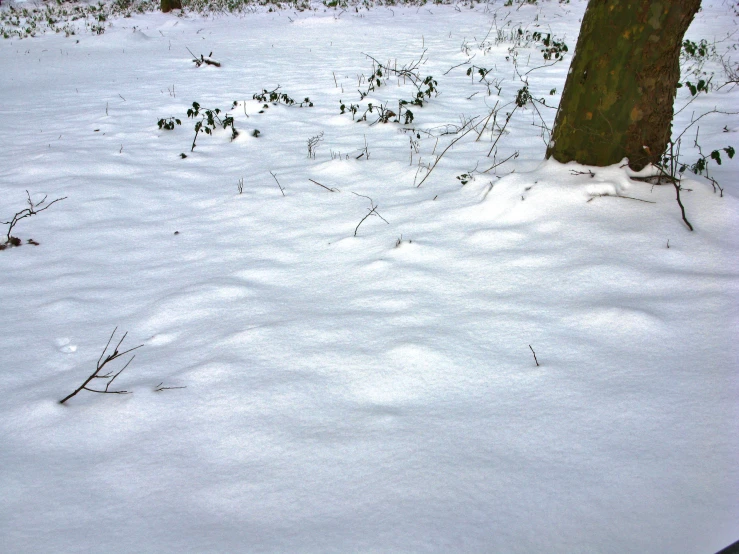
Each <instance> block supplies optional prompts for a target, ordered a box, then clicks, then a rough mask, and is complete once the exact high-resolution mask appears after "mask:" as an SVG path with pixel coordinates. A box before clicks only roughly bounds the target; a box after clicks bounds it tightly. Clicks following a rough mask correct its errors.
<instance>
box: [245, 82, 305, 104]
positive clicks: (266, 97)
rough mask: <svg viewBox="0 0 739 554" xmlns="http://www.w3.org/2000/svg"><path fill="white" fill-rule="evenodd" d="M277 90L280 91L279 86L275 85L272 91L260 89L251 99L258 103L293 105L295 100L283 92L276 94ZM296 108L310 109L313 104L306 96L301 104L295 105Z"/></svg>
mask: <svg viewBox="0 0 739 554" xmlns="http://www.w3.org/2000/svg"><path fill="white" fill-rule="evenodd" d="M279 90H280V85H277V87H276V88H274V89H272V90H267V89H262V92H257V93H254V95H253V96H252V98H253V99H254V100H257V101H259V102H271V103H273V104H285V105H286V106H293V105H295V100H293V99H292V98H291V97H290V96H288V95H287V94H285V93H284V92H278V91H279ZM297 106H298V108H303V107H308V108H312V107H313V102H311V100H310V98H308V97H307V96H306V97H305V99H303V101H302V102H299V103H298V104H297Z"/></svg>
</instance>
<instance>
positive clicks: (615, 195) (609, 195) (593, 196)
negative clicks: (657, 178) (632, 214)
mask: <svg viewBox="0 0 739 554" xmlns="http://www.w3.org/2000/svg"><path fill="white" fill-rule="evenodd" d="M603 197H610V198H625V199H626V200H636V201H637V202H645V203H647V204H656V203H657V202H653V201H651V200H642V199H641V198H634V197H633V196H622V195H620V194H593V195H591V196H590V198H588V200H587V202H590V201H591V200H593V198H603Z"/></svg>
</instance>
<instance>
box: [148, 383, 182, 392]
mask: <svg viewBox="0 0 739 554" xmlns="http://www.w3.org/2000/svg"><path fill="white" fill-rule="evenodd" d="M163 384H164V381H162V382H161V383H159V384H158V385H157V386H156V387H154V392H162V391H163V390H174V389H186V388H187V387H163V386H162V385H163Z"/></svg>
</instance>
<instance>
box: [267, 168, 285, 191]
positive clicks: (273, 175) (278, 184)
mask: <svg viewBox="0 0 739 554" xmlns="http://www.w3.org/2000/svg"><path fill="white" fill-rule="evenodd" d="M269 174H270V175H272V177H274V179H275V183H277V186H278V187H280V192H281V193H282V196H285V191H284V190H283V189H282V185H281V184H280V182H279V181H278V180H277V175H275V174H274V173H272V172H271V171H270V172H269Z"/></svg>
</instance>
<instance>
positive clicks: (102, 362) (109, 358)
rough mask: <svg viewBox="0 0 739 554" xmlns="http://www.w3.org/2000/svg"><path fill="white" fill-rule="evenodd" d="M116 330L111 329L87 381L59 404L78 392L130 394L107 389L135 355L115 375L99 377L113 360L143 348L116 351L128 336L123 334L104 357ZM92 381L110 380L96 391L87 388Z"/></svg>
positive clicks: (139, 346) (109, 374)
mask: <svg viewBox="0 0 739 554" xmlns="http://www.w3.org/2000/svg"><path fill="white" fill-rule="evenodd" d="M117 330H118V327H116V328H115V329H113V332H112V333H111V334H110V338H108V342H107V343H106V344H105V348H104V349H103V352H102V354H100V358H98V361H97V364H95V371H94V372H93V373H92V374H91V375H90V376H89V377H88V378H87V379H85V381H84V382H83V383H82V384H81V385H80V386H79V387H78V388H77V389H76V390H75V391H74V392H72V393H71V394H69V395H67V396H65V397H64V398H63V399H62V400H60V401H59V403H60V404H64V403H65V402H66V401H67V400H69V399H70V398H72V397H73V396H75V395H76V394H77V393H79V392H80V391H83V390H86V391H89V392H95V393H98V394H131V393H130V391H126V390H115V391H112V390H109V388H110V385H112V384H113V381H115V379H116V377H118V376H119V375H120V374H121V373H123V371H124V370H125V369H126V368H127V367H128V365H129V364H130V363H131V362H132V361H133V359H134V358H135V357H136V356H135V355H134V356H131V359H130V360H128V362H126V364H125V365H124V366H123V368H121V370H120V371H118V372H117V373H116V374H115V375H113V374H112V372H109V373H106V374H104V375H100V371H101V370H102V369H103V368H104V367H105V366H106V364H107V363H108V362H112V361H113V360H116V359H118V358H120V357H121V356H125V355H126V354H128V353H129V352H133V351H134V350H137V349H139V348H141V347H142V346H144V345H143V344H140V345H138V346H136V347H134V348H129V349H128V350H125V351H123V352H119V351H118V348H119V347H120V346H121V344H123V340H124V339H125V338H126V336H127V335H128V333H124V334H123V337H122V338H121V340H119V341H118V344H117V345H116V346H115V348H114V349H113V352H112V353H110V354H108V355H107V356H106V355H105V354H106V352H107V351H108V347H109V346H110V343H111V341H112V340H113V337H114V336H115V333H116V331H117ZM111 375H112V377H111ZM93 379H110V380H109V381H108V382H107V384H106V385H105V389H104V390H97V389H91V388H88V387H87V385H88V384H89V383H90V382H91V381H92V380H93Z"/></svg>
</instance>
